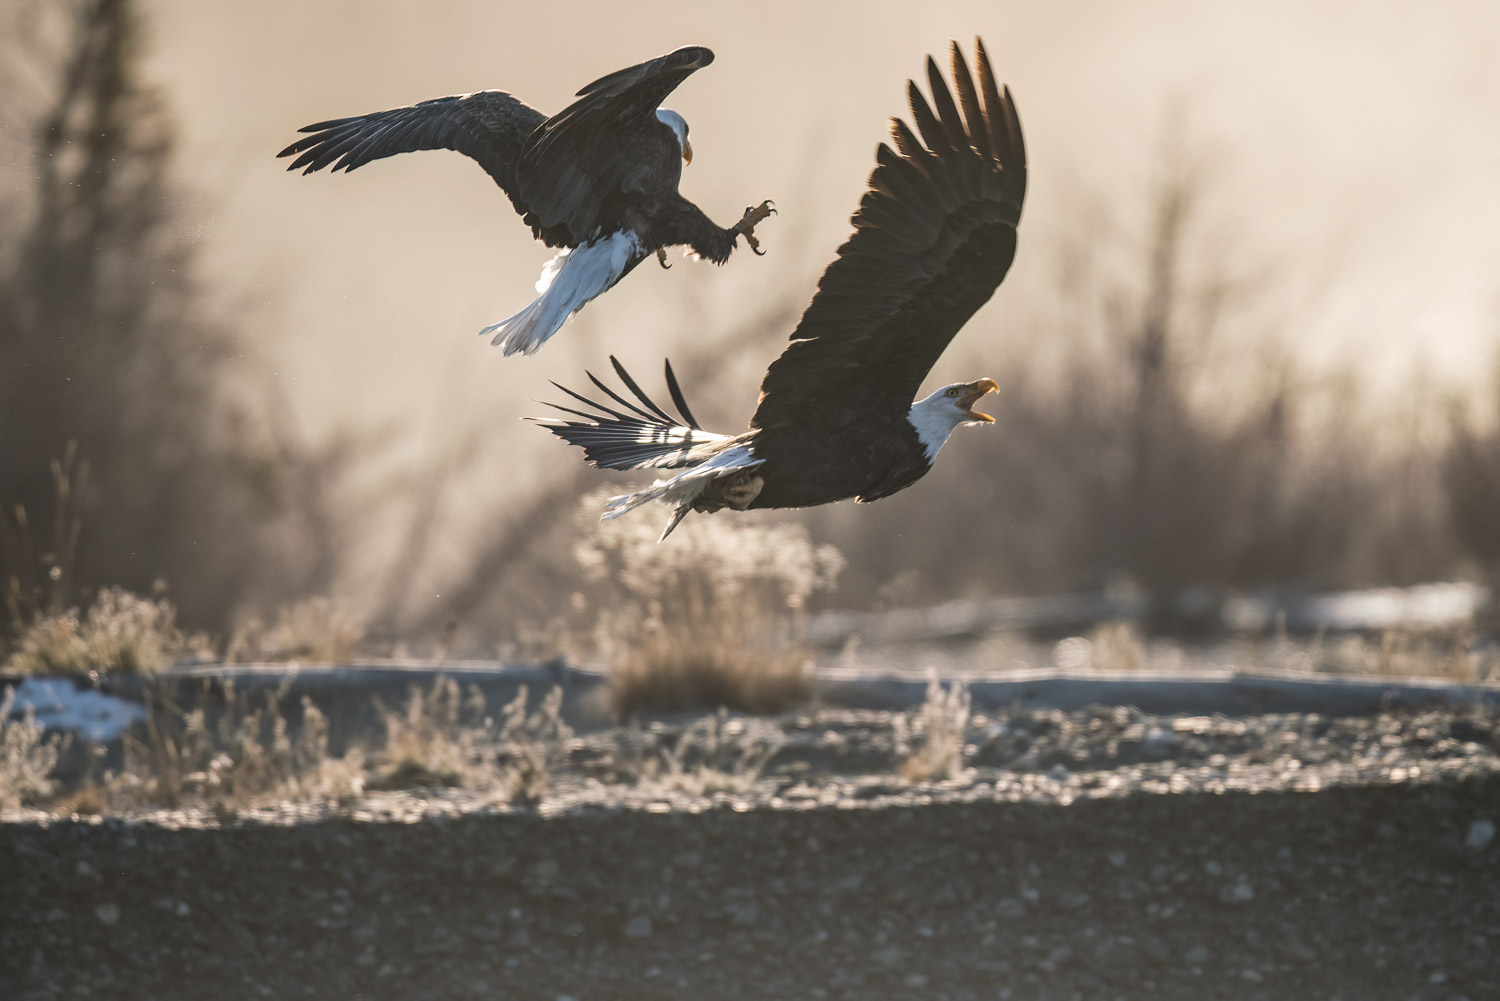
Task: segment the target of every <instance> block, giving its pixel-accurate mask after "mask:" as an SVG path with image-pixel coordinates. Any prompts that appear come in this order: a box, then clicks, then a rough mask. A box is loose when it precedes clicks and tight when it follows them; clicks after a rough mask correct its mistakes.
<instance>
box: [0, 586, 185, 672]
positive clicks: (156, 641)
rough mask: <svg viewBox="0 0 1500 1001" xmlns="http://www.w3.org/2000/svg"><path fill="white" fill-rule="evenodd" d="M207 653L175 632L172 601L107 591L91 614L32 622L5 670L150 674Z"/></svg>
mask: <svg viewBox="0 0 1500 1001" xmlns="http://www.w3.org/2000/svg"><path fill="white" fill-rule="evenodd" d="M205 648H206V644H205V642H204V641H203V640H202V639H201V638H199V637H191V636H188V635H186V634H184V633H183V632H182V631H181V630H180V629H178V628H177V610H176V609H175V608H174V607H173V606H172V603H171V602H170V601H167V600H166V599H165V598H156V599H150V598H142V597H140V596H139V595H135V594H131V593H130V592H128V591H125V590H123V589H121V588H107V589H105V590H103V591H101V592H99V595H98V596H97V597H96V598H95V599H94V602H93V604H92V605H90V606H89V610H88V613H87V614H84V615H81V614H80V613H79V610H78V609H76V608H73V609H69V610H68V611H67V612H64V613H63V614H61V615H48V616H44V617H42V618H40V619H38V620H36V621H35V622H33V623H32V624H31V625H30V626H29V627H28V628H27V629H26V630H25V631H23V632H22V633H21V636H20V639H19V640H17V642H16V646H15V650H14V651H13V652H12V653H11V656H10V659H9V660H8V661H7V662H6V665H5V667H6V669H7V670H9V671H13V672H15V673H17V674H51V675H57V674H86V673H88V672H90V671H97V672H99V673H100V674H151V673H153V672H155V671H158V670H160V669H161V668H163V667H166V666H167V665H169V664H171V663H172V662H173V661H175V660H177V659H178V658H180V657H182V656H184V655H187V654H189V653H192V652H197V651H202V650H204V649H205Z"/></svg>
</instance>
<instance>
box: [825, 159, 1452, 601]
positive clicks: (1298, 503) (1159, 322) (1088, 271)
mask: <svg viewBox="0 0 1500 1001" xmlns="http://www.w3.org/2000/svg"><path fill="white" fill-rule="evenodd" d="M1155 160H1156V162H1157V163H1159V164H1161V165H1162V173H1161V174H1160V176H1159V177H1158V178H1157V179H1156V181H1155V183H1154V184H1153V185H1152V186H1151V188H1150V189H1149V193H1148V195H1147V197H1146V198H1144V199H1141V200H1140V205H1141V207H1142V209H1143V210H1144V211H1143V212H1142V213H1141V222H1140V224H1139V225H1138V226H1135V227H1130V228H1117V227H1116V226H1114V225H1112V223H1111V219H1110V218H1109V216H1108V215H1106V214H1102V213H1101V214H1095V215H1092V216H1091V215H1090V214H1089V213H1088V212H1087V210H1086V206H1087V205H1088V200H1087V199H1078V200H1076V203H1077V204H1078V205H1079V206H1080V211H1079V212H1078V214H1077V224H1078V226H1079V232H1078V233H1077V235H1076V236H1074V237H1073V238H1072V239H1071V240H1068V241H1066V242H1065V243H1064V244H1063V245H1062V246H1060V247H1059V248H1057V252H1056V254H1055V262H1056V265H1057V267H1056V270H1055V273H1056V274H1057V275H1058V277H1059V285H1058V287H1057V288H1056V289H1054V290H1052V291H1051V294H1050V295H1049V296H1048V300H1049V301H1048V304H1047V306H1046V307H1045V309H1046V311H1045V313H1044V314H1043V318H1040V319H1039V318H1037V317H1035V316H1033V317H1031V318H1030V319H1029V320H1025V319H1013V320H1012V321H1010V322H1009V323H1008V324H1007V328H1008V329H1006V330H1005V331H1003V332H1002V333H1000V334H999V335H998V336H994V335H991V336H990V337H989V339H988V340H987V341H986V342H985V352H986V360H985V361H984V363H983V369H982V370H983V371H986V372H989V373H990V374H992V375H993V376H994V377H995V378H996V379H997V380H998V381H999V382H1000V383H1001V386H1002V389H1001V392H1000V395H999V397H998V398H997V399H996V400H995V401H994V402H993V403H992V404H991V405H990V406H991V407H992V408H993V409H992V411H991V412H992V413H993V414H994V415H995V418H996V424H995V426H994V428H993V429H991V430H990V431H989V432H988V433H978V434H973V435H967V436H955V439H954V441H953V442H952V443H950V444H949V445H948V447H947V449H946V450H945V452H944V455H943V461H940V462H939V463H938V464H937V465H936V467H935V468H934V470H933V472H932V473H931V474H929V476H928V478H927V480H926V481H925V482H924V483H923V484H922V485H921V486H920V488H919V489H916V490H912V491H908V492H907V494H904V495H901V496H898V497H894V498H891V499H890V500H888V501H882V502H881V503H880V504H877V505H875V506H874V507H872V508H866V509H852V508H848V507H836V508H829V509H826V510H820V511H817V512H812V513H811V514H810V515H809V517H811V518H814V519H816V522H817V523H818V524H819V525H820V526H821V527H820V530H819V531H817V532H816V533H815V534H816V536H817V537H818V538H820V539H828V540H830V541H833V542H834V543H836V544H837V545H839V547H840V548H841V549H843V551H844V552H846V553H847V554H848V555H849V558H850V567H849V570H848V572H847V573H846V574H845V576H844V587H843V595H842V596H843V597H844V598H845V599H846V600H850V601H851V602H854V603H861V604H863V603H868V602H870V601H873V600H875V599H876V597H877V595H878V592H879V589H880V588H881V586H882V584H883V583H884V582H887V581H891V580H894V579H897V578H898V576H902V575H905V576H904V577H903V579H906V580H910V579H911V576H910V575H911V574H912V573H913V572H916V573H918V574H920V575H921V578H922V584H923V587H919V588H917V589H916V590H918V591H924V590H925V597H926V600H928V601H936V600H941V599H945V598H951V597H962V596H965V595H968V594H982V593H986V592H994V591H1001V592H1007V591H1008V592H1012V593H1033V594H1034V593H1042V592H1048V591H1059V590H1072V589H1080V588H1082V589H1088V588H1097V587H1101V586H1105V585H1108V584H1112V583H1114V582H1117V581H1129V582H1130V583H1132V584H1134V585H1135V586H1138V587H1139V588H1141V589H1142V590H1143V591H1144V592H1146V594H1148V595H1149V596H1151V598H1152V599H1153V607H1154V608H1156V609H1157V610H1158V614H1159V619H1158V624H1160V625H1163V626H1183V625H1187V624H1188V623H1186V622H1182V621H1179V622H1173V621H1172V620H1173V619H1174V618H1176V617H1177V616H1178V615H1179V614H1180V613H1181V612H1182V610H1183V609H1184V608H1185V607H1187V606H1186V605H1184V603H1183V602H1182V600H1181V599H1182V598H1183V597H1184V595H1185V594H1187V593H1188V592H1189V591H1190V590H1193V589H1198V588H1206V589H1208V590H1209V591H1210V592H1211V591H1213V590H1218V589H1225V588H1241V587H1261V586H1283V587H1287V586H1290V587H1294V588H1295V587H1323V586H1340V585H1351V584H1364V583H1405V582H1410V581H1412V580H1422V579H1433V578H1434V577H1438V576H1441V575H1443V574H1445V573H1450V572H1452V569H1453V565H1452V553H1451V550H1450V549H1449V548H1448V547H1447V546H1446V545H1445V544H1444V542H1443V535H1444V532H1443V528H1442V524H1441V518H1440V516H1438V515H1436V514H1435V512H1434V511H1433V510H1432V507H1431V504H1430V501H1431V498H1432V493H1433V492H1432V490H1431V489H1430V483H1429V484H1428V485H1425V486H1424V484H1423V483H1422V482H1421V479H1420V477H1416V478H1414V477H1412V476H1411V475H1410V473H1411V470H1412V469H1413V468H1414V465H1413V464H1414V463H1416V464H1420V460H1421V459H1422V457H1423V456H1424V455H1428V456H1430V453H1431V443H1430V442H1424V441H1420V440H1417V439H1416V438H1412V437H1405V438H1399V440H1398V436H1392V435H1390V434H1389V431H1390V428H1388V427H1386V426H1385V424H1383V423H1381V422H1380V421H1378V420H1375V419H1372V415H1371V414H1370V413H1368V412H1365V413H1363V414H1361V412H1360V411H1359V408H1358V406H1357V404H1358V402H1359V400H1358V394H1357V393H1356V392H1355V390H1354V388H1353V387H1354V384H1355V383H1354V380H1353V379H1352V378H1348V377H1340V376H1337V375H1335V376H1332V377H1330V376H1323V377H1317V376H1314V375H1312V374H1310V373H1309V372H1308V371H1307V370H1306V368H1304V367H1303V364H1302V360H1301V359H1300V358H1299V357H1298V355H1297V353H1296V352H1295V350H1294V349H1293V347H1292V345H1294V344H1295V341H1296V334H1295V326H1294V325H1295V322H1296V318H1295V317H1291V318H1289V317H1285V316H1281V315H1278V313H1277V310H1276V307H1275V306H1274V302H1275V298H1276V296H1275V293H1276V291H1277V290H1276V287H1275V284H1274V282H1273V281H1271V280H1270V279H1269V278H1268V277H1267V276H1266V274H1265V273H1264V269H1262V268H1254V267H1251V268H1246V267H1245V266H1243V265H1242V264H1236V263H1235V260H1236V256H1237V255H1238V253H1239V251H1240V246H1241V244H1242V242H1243V229H1244V228H1245V227H1246V226H1249V225H1250V224H1251V222H1252V220H1236V223H1237V224H1238V226H1237V227H1236V229H1235V230H1234V232H1235V236H1234V237H1233V238H1227V237H1226V235H1225V234H1224V232H1222V231H1221V230H1220V229H1219V228H1217V227H1215V226H1214V225H1213V224H1212V222H1211V221H1210V220H1209V218H1208V213H1207V211H1206V205H1207V201H1208V196H1209V195H1211V194H1212V193H1213V188H1212V185H1211V184H1210V181H1211V180H1212V174H1211V173H1210V172H1209V171H1208V169H1207V166H1206V164H1205V162H1204V159H1203V157H1202V156H1201V155H1194V151H1192V150H1191V149H1188V148H1186V147H1185V144H1184V143H1183V142H1181V141H1180V139H1179V140H1175V141H1169V142H1167V143H1165V144H1164V148H1163V149H1162V150H1161V151H1160V153H1159V154H1158V156H1157V157H1156V158H1155ZM1136 234H1139V235H1136ZM1023 242H1024V233H1023ZM1033 249H1036V250H1041V249H1042V248H1033ZM1026 252H1027V250H1026V249H1025V248H1023V250H1022V253H1023V254H1024V253H1026ZM1023 327H1025V328H1029V329H1030V330H1031V331H1032V332H1033V333H1032V335H1031V336H1019V335H1020V334H1021V330H1022V328H1023ZM1278 329H1283V330H1286V331H1287V334H1286V335H1285V336H1276V335H1275V332H1276V331H1277V330H1278ZM1001 345H1009V350H1006V349H1005V348H1004V347H1002V346H1001ZM997 352H1004V353H1003V355H1002V357H1001V359H1000V360H999V363H998V364H997V359H996V357H995V355H996V353H997ZM977 371H980V370H976V372H977ZM1381 411H1382V413H1386V414H1389V413H1393V412H1394V408H1393V407H1392V406H1391V401H1389V400H1382V401H1381ZM1376 416H1378V415H1376ZM1393 421H1394V418H1392V421H1389V422H1387V423H1391V422H1393ZM1387 438H1390V439H1391V440H1392V442H1394V443H1392V444H1387V443H1386V441H1385V439H1387ZM1424 450H1425V451H1424ZM1424 490H1425V492H1424ZM908 495H909V496H908ZM911 589H912V588H910V587H908V588H907V590H911ZM1198 593H1199V594H1200V595H1203V596H1205V597H1207V594H1206V593H1204V592H1202V591H1199V592H1198ZM1189 604H1190V603H1189ZM1200 607H1201V609H1202V611H1204V612H1210V611H1212V608H1213V603H1212V601H1208V602H1203V603H1201V605H1200Z"/></svg>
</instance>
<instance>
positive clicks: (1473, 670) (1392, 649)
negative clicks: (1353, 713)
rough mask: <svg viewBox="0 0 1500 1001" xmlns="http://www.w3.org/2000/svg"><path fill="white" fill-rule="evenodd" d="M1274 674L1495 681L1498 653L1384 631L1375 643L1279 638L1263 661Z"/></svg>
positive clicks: (1456, 638)
mask: <svg viewBox="0 0 1500 1001" xmlns="http://www.w3.org/2000/svg"><path fill="white" fill-rule="evenodd" d="M1264 660H1265V663H1266V666H1268V667H1271V668H1273V669H1275V670H1279V671H1290V672H1306V673H1309V674H1346V675H1366V676H1372V677H1402V678H1444V679H1447V680H1449V681H1457V682H1462V683H1471V684H1472V683H1486V682H1495V681H1500V649H1496V648H1495V647H1494V646H1493V645H1486V646H1478V647H1476V645H1475V643H1474V637H1473V636H1472V635H1470V634H1469V633H1468V632H1463V631H1460V632H1452V631H1436V632H1423V631H1419V630H1407V631H1399V632H1398V631H1395V630H1391V631H1387V632H1385V633H1383V634H1382V635H1380V636H1378V637H1370V636H1359V635H1350V636H1337V637H1328V636H1326V635H1324V634H1321V633H1320V634H1318V635H1316V636H1314V637H1312V639H1311V640H1309V641H1307V642H1304V643H1299V642H1296V641H1293V640H1290V639H1288V638H1287V637H1286V635H1285V634H1284V633H1283V634H1279V635H1278V636H1277V637H1276V638H1275V640H1274V642H1273V645H1272V647H1271V649H1270V650H1269V651H1268V652H1267V654H1266V655H1265V657H1264Z"/></svg>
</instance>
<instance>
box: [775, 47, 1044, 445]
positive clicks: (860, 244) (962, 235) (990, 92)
mask: <svg viewBox="0 0 1500 1001" xmlns="http://www.w3.org/2000/svg"><path fill="white" fill-rule="evenodd" d="M951 58H952V71H953V82H954V88H955V89H956V90H957V92H958V100H957V101H956V102H955V100H954V97H953V95H952V94H951V93H950V92H949V90H948V87H947V85H946V84H945V83H944V82H943V78H942V75H941V74H940V73H939V72H938V67H937V64H936V63H935V62H934V61H933V60H932V59H931V57H929V58H928V60H927V77H928V81H929V83H930V85H931V89H932V104H931V105H929V104H928V103H927V101H926V100H924V99H923V97H922V93H921V91H920V90H918V89H917V85H916V84H915V83H912V82H910V81H908V83H907V91H908V98H909V100H910V104H911V113H912V118H913V120H914V121H915V122H916V126H917V133H914V132H913V131H912V130H911V129H910V128H909V127H908V126H907V125H906V123H904V122H902V121H900V120H899V119H893V120H892V123H891V136H892V140H893V141H894V143H895V146H896V148H895V149H894V150H892V149H891V148H890V147H889V146H887V145H885V144H884V143H882V144H881V145H880V147H879V148H878V149H877V150H876V152H875V161H876V167H875V170H874V172H873V173H871V175H870V190H868V191H867V192H866V193H865V195H864V197H863V198H862V199H861V200H860V204H859V209H858V210H857V211H856V212H855V213H854V217H853V219H852V222H853V224H854V234H853V235H852V236H851V237H850V238H849V240H848V241H847V242H846V243H845V244H844V245H843V246H842V247H840V248H839V256H838V258H837V259H836V260H835V261H834V262H833V263H832V264H830V265H829V266H828V269H827V270H826V271H824V272H823V277H822V279H821V280H820V281H819V282H818V291H817V293H816V294H815V295H814V296H813V300H812V302H811V304H809V305H808V307H807V311H806V312H805V313H803V314H802V321H801V322H800V323H799V324H798V325H797V329H796V330H795V331H793V333H792V344H791V346H790V347H788V348H787V349H786V351H784V352H783V353H782V355H781V357H780V358H778V359H776V361H775V362H773V363H772V364H771V367H770V369H769V370H768V371H767V372H766V376H765V379H764V380H762V382H761V401H760V406H759V408H758V409H757V410H756V412H755V416H754V417H753V418H752V419H751V422H750V426H751V427H753V428H764V429H768V430H769V429H775V428H777V427H784V426H788V425H798V426H800V427H801V428H802V429H803V430H804V431H807V432H808V433H812V434H816V433H828V434H832V433H837V432H840V431H843V430H845V429H847V428H849V427H851V426H853V425H856V424H858V423H860V422H869V423H870V426H872V427H873V426H880V425H881V424H883V423H884V421H887V420H891V419H898V418H901V417H904V416H905V415H906V412H907V410H908V408H909V407H910V406H911V403H912V400H913V398H914V397H915V396H916V393H917V389H918V388H919V387H920V385H921V383H922V380H923V379H924V378H925V377H926V375H927V373H928V371H930V370H931V368H932V366H933V365H934V364H935V363H936V362H937V359H938V357H939V356H940V355H941V354H942V353H943V350H944V349H945V348H946V347H947V346H948V342H949V341H951V340H952V339H953V335H954V334H956V333H958V330H959V328H960V327H962V326H963V325H964V323H965V322H967V321H968V319H969V317H971V316H972V315H974V311H975V310H977V309H978V308H979V307H980V306H982V305H984V303H985V302H986V301H987V300H988V299H989V297H990V296H991V295H992V294H993V293H994V291H995V289H996V287H997V286H999V284H1000V281H1001V279H1003V278H1004V277H1005V272H1006V271H1007V270H1008V269H1009V267H1010V263H1011V259H1012V258H1013V257H1014V256H1015V250H1016V224H1017V223H1018V222H1019V221H1020V218H1021V202H1022V200H1023V199H1024V198H1025V195H1026V152H1025V148H1024V146H1023V143H1022V139H1021V123H1020V121H1019V119H1018V118H1017V117H1016V109H1015V105H1014V104H1013V103H1012V101H1011V98H1010V91H1009V90H1008V89H1007V90H1005V91H1004V92H1003V94H1002V92H1001V91H999V90H997V89H996V85H995V77H994V74H993V72H992V71H991V69H990V60H989V56H988V54H987V53H986V52H985V49H984V43H983V42H976V60H977V69H978V81H977V85H976V81H975V80H974V78H972V77H971V76H970V75H969V68H968V65H967V64H966V63H965V62H964V58H963V54H962V53H961V52H960V51H959V48H958V43H957V42H954V43H952V45H951ZM960 109H962V110H960ZM918 133H919V134H920V138H918Z"/></svg>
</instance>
